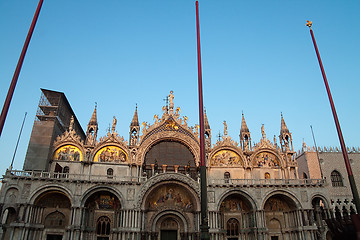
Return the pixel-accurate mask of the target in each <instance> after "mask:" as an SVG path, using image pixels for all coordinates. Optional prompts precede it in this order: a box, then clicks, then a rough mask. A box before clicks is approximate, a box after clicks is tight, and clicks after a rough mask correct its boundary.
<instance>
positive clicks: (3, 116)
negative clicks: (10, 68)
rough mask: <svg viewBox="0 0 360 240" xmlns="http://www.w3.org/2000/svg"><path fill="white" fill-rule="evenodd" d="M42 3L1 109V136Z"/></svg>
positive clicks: (38, 7)
mask: <svg viewBox="0 0 360 240" xmlns="http://www.w3.org/2000/svg"><path fill="white" fill-rule="evenodd" d="M42 4H43V0H39V3H38V6H37V8H36V11H35V15H34V17H33V20H32V22H31V26H30V29H29V32H28V34H27V36H26V40H25V43H24V46H23V49H22V51H21V54H20V57H19V61H18V63H17V66H16V69H15V72H14V76H13V78H12V81H11V84H10V87H9V90H8V94H7V96H6V99H5V102H4V106H3V109H2V111H1V115H0V136H1V133H2V130H3V127H4V124H5V119H6V116H7V113H8V111H9V107H10V103H11V99H12V96H13V94H14V91H15V86H16V83H17V80H18V78H19V74H20V70H21V67H22V64H23V62H24V58H25V54H26V51H27V48H28V46H29V43H30V40H31V36H32V34H33V32H34V28H35V25H36V22H37V19H38V17H39V14H40V10H41V6H42Z"/></svg>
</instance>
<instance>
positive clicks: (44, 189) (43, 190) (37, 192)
mask: <svg viewBox="0 0 360 240" xmlns="http://www.w3.org/2000/svg"><path fill="white" fill-rule="evenodd" d="M49 191H54V192H56V191H58V192H61V193H62V194H64V195H65V196H66V197H68V198H69V200H70V203H71V205H73V203H74V199H73V194H72V192H71V190H70V189H68V188H66V187H64V186H62V185H55V184H46V185H43V186H42V187H41V188H39V189H37V190H35V192H33V193H32V194H31V195H30V197H29V199H30V200H29V203H30V204H34V203H35V201H36V199H37V198H38V197H39V196H41V195H42V194H44V193H46V192H49Z"/></svg>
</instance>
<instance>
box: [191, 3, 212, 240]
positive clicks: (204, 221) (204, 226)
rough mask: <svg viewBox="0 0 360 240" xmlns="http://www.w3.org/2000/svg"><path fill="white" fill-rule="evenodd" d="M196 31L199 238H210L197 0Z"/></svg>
mask: <svg viewBox="0 0 360 240" xmlns="http://www.w3.org/2000/svg"><path fill="white" fill-rule="evenodd" d="M195 6H196V31H197V57H198V89H199V125H200V184H201V223H200V230H201V234H200V238H201V239H210V235H209V225H208V222H209V221H208V216H207V179H206V164H205V130H204V107H203V92H202V73H201V51H200V23H199V2H198V1H197V0H196V2H195Z"/></svg>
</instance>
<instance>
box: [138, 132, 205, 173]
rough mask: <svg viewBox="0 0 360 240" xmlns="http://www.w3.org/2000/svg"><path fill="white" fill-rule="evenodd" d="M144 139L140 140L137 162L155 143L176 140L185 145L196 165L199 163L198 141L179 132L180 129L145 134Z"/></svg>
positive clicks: (140, 161) (140, 162)
mask: <svg viewBox="0 0 360 240" xmlns="http://www.w3.org/2000/svg"><path fill="white" fill-rule="evenodd" d="M146 137H147V138H146V139H145V140H144V141H141V143H140V147H139V149H138V153H137V156H136V161H137V163H138V164H143V162H144V159H145V155H146V153H147V152H148V151H149V150H150V149H151V148H152V147H153V146H154V145H156V144H157V143H159V142H162V141H176V142H179V143H181V144H183V145H184V146H186V147H187V148H188V149H189V150H190V152H191V153H192V154H193V156H194V161H195V163H196V165H197V166H199V163H200V155H199V154H200V147H199V142H198V141H195V140H194V139H193V138H192V137H190V136H188V135H186V134H184V133H181V132H180V131H159V132H156V133H154V134H152V135H151V136H146Z"/></svg>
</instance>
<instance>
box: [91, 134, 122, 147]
mask: <svg viewBox="0 0 360 240" xmlns="http://www.w3.org/2000/svg"><path fill="white" fill-rule="evenodd" d="M105 144H119V145H121V146H122V147H124V148H127V144H128V142H127V141H126V140H124V137H122V136H119V135H118V134H117V132H116V131H115V132H113V133H110V132H108V133H107V135H106V136H104V137H101V138H100V141H99V142H98V143H97V146H96V147H99V146H101V145H105Z"/></svg>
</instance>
